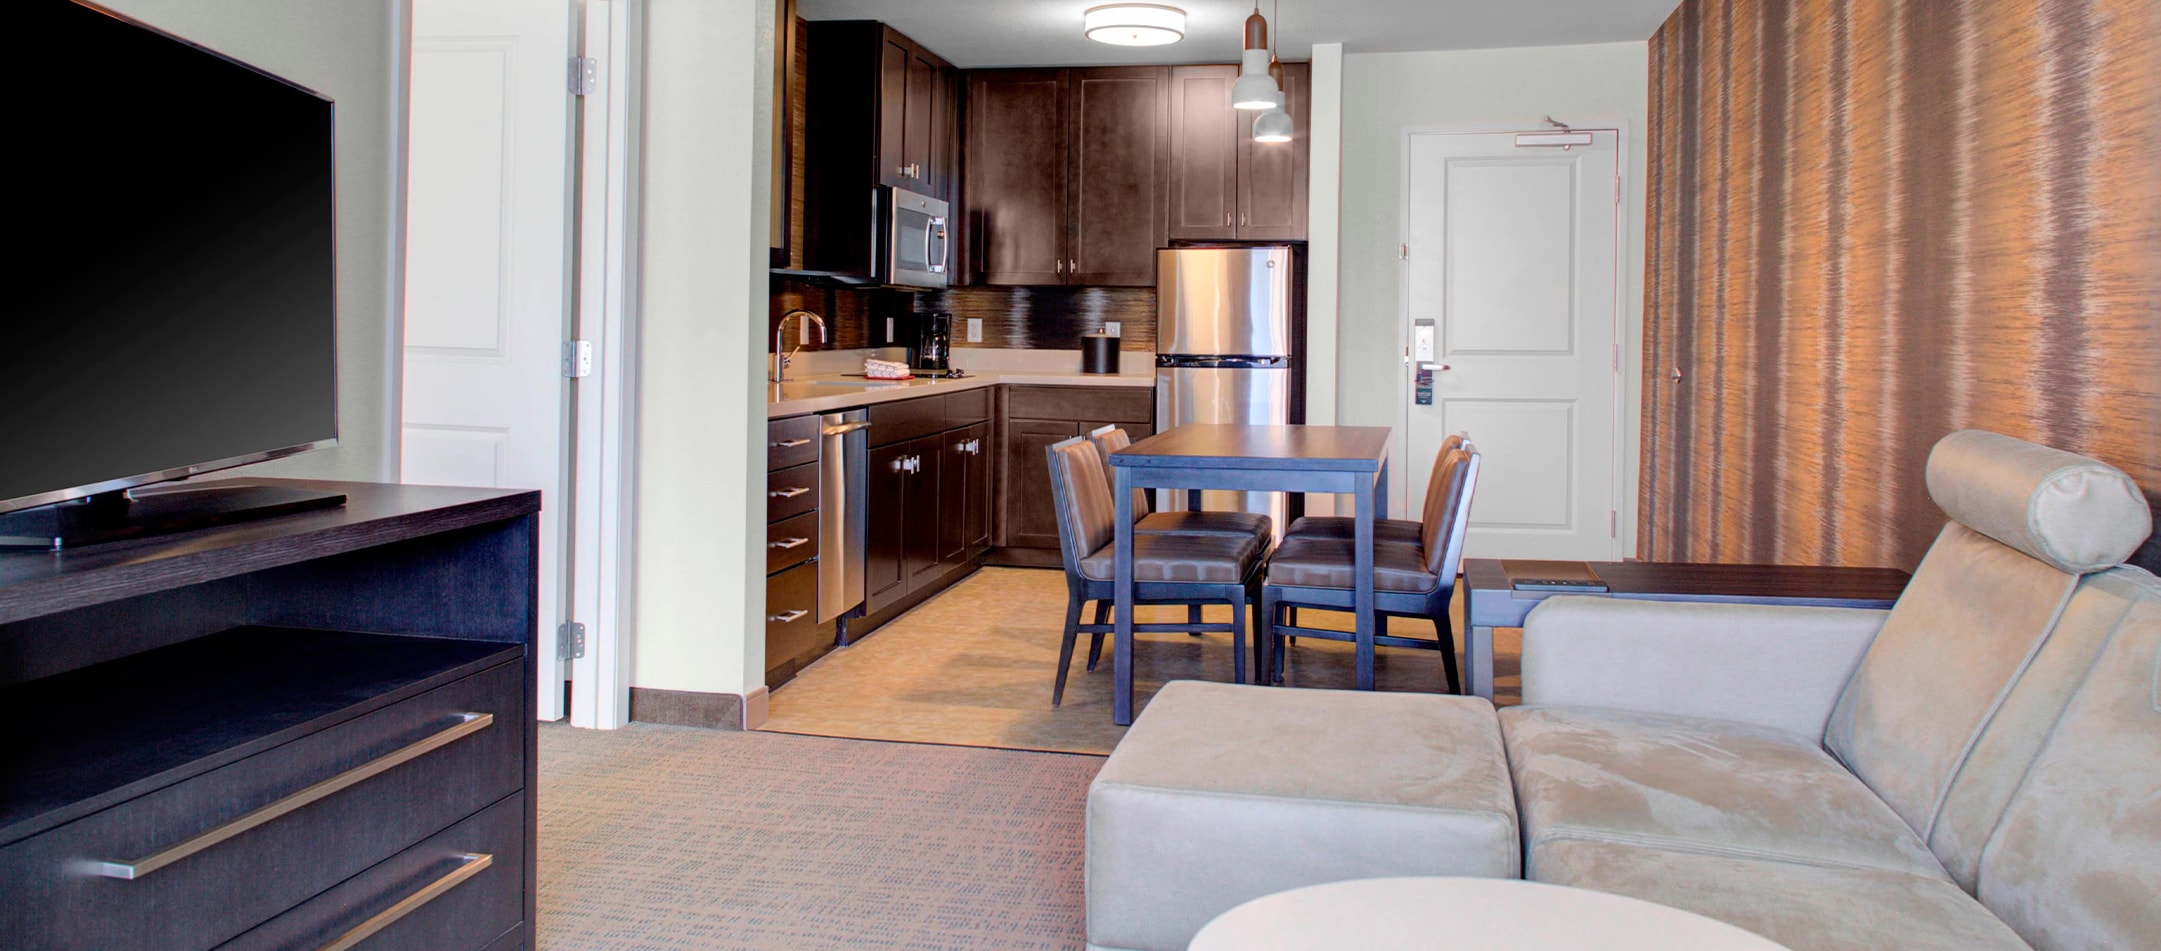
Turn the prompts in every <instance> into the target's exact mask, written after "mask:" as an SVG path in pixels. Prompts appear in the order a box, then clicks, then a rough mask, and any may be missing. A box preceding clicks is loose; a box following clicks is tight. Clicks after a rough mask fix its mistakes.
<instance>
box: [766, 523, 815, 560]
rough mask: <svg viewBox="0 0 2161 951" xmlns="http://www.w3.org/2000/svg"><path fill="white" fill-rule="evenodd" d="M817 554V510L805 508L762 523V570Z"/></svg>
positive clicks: (808, 558)
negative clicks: (789, 515) (764, 525)
mask: <svg viewBox="0 0 2161 951" xmlns="http://www.w3.org/2000/svg"><path fill="white" fill-rule="evenodd" d="M816 557H818V513H816V512H805V513H803V514H801V515H798V516H796V517H794V518H791V519H785V520H783V521H778V522H774V523H773V524H771V525H767V526H766V527H765V573H766V574H772V573H773V572H776V571H779V570H781V569H782V568H787V567H790V566H793V565H799V564H802V563H803V562H806V561H809V560H811V559H812V558H816Z"/></svg>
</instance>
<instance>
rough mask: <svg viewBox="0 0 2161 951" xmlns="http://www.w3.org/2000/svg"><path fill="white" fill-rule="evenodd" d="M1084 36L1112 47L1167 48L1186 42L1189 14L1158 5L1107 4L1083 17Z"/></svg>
mask: <svg viewBox="0 0 2161 951" xmlns="http://www.w3.org/2000/svg"><path fill="white" fill-rule="evenodd" d="M1081 32H1082V33H1083V34H1085V35H1087V37H1088V38H1089V39H1091V40H1094V41H1096V42H1098V43H1109V44H1110V45H1112V46H1164V45H1168V44H1171V43H1176V42H1178V41H1179V40H1182V39H1185V38H1186V12H1185V11H1184V10H1180V9H1178V8H1177V7H1166V6H1163V5H1161V4H1155V3H1106V4H1104V5H1102V6H1100V7H1089V8H1088V10H1087V12H1085V13H1082V14H1081Z"/></svg>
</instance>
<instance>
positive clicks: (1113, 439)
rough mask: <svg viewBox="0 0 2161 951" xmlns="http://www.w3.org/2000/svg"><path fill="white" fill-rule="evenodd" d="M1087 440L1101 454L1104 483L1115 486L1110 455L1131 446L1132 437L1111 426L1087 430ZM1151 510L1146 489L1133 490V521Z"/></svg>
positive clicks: (1115, 479)
mask: <svg viewBox="0 0 2161 951" xmlns="http://www.w3.org/2000/svg"><path fill="white" fill-rule="evenodd" d="M1088 438H1089V440H1091V441H1093V442H1094V443H1095V444H1096V451H1097V452H1100V453H1102V454H1103V479H1104V481H1106V482H1107V483H1109V484H1110V485H1114V486H1115V485H1117V484H1118V478H1117V476H1116V475H1115V474H1113V473H1112V472H1111V453H1114V452H1117V451H1118V450H1120V449H1124V448H1125V447H1127V446H1130V445H1133V437H1132V436H1131V435H1128V434H1127V433H1126V431H1125V430H1123V429H1119V428H1118V427H1117V426H1115V425H1113V426H1098V427H1096V428H1094V429H1091V430H1089V431H1088ZM1153 508H1154V506H1152V505H1150V504H1149V502H1148V490H1147V489H1134V490H1133V520H1134V521H1136V522H1138V521H1140V520H1141V516H1143V515H1146V514H1148V513H1149V511H1150V510H1152V509H1153Z"/></svg>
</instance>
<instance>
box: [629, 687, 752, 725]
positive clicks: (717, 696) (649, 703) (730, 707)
mask: <svg viewBox="0 0 2161 951" xmlns="http://www.w3.org/2000/svg"><path fill="white" fill-rule="evenodd" d="M755 693H756V695H757V706H758V722H759V724H761V725H762V724H764V723H765V688H764V687H759V688H758V689H757V690H756V691H755ZM749 708H750V704H748V703H746V702H745V700H744V698H743V697H742V696H741V695H738V694H732V693H706V692H704V691H700V690H661V689H658V688H655V687H632V688H630V718H631V719H632V720H633V721H636V722H638V723H663V724H667V725H668V726H695V727H703V728H705V729H708V730H741V729H744V726H743V724H744V722H745V720H744V717H745V714H746V713H747V712H748V710H749ZM753 729H754V728H753Z"/></svg>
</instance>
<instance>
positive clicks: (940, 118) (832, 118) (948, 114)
mask: <svg viewBox="0 0 2161 951" xmlns="http://www.w3.org/2000/svg"><path fill="white" fill-rule="evenodd" d="M806 27H807V28H808V30H809V33H810V38H809V41H810V47H809V53H810V55H809V82H808V83H807V84H806V90H805V95H806V96H807V101H806V106H807V108H806V110H805V112H806V116H807V118H806V123H805V129H804V153H805V154H804V174H805V195H804V205H805V231H806V232H807V234H806V235H805V236H804V241H805V244H804V267H806V268H808V269H811V270H827V271H835V272H840V273H856V272H859V271H861V270H863V269H864V267H865V264H866V262H868V261H869V260H870V253H871V247H870V240H871V235H870V232H869V229H868V228H866V227H864V222H865V221H866V220H868V217H869V215H870V208H871V206H870V200H871V189H872V188H873V187H875V186H878V185H888V186H892V187H894V188H903V189H907V190H908V191H912V192H917V193H919V194H925V195H929V196H931V197H933V198H939V199H945V200H951V199H952V198H953V194H954V190H955V187H956V185H957V184H958V179H959V165H958V163H959V158H960V155H959V150H958V148H956V147H955V145H954V144H953V140H952V137H953V135H954V134H955V131H956V129H957V127H958V123H959V120H958V114H959V110H960V91H961V90H960V84H959V80H958V77H959V73H958V71H956V70H955V69H954V68H953V66H952V64H950V63H947V62H946V61H945V60H944V59H941V58H940V57H939V56H938V55H937V54H936V53H933V52H931V51H930V50H929V49H926V48H925V47H924V46H923V45H922V44H920V43H917V42H916V41H914V40H912V39H909V38H908V37H907V36H906V35H905V34H903V33H901V32H900V31H898V30H895V29H893V28H892V27H890V26H887V25H885V24H883V23H878V22H875V21H870V20H824V21H810V22H808V23H806Z"/></svg>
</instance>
